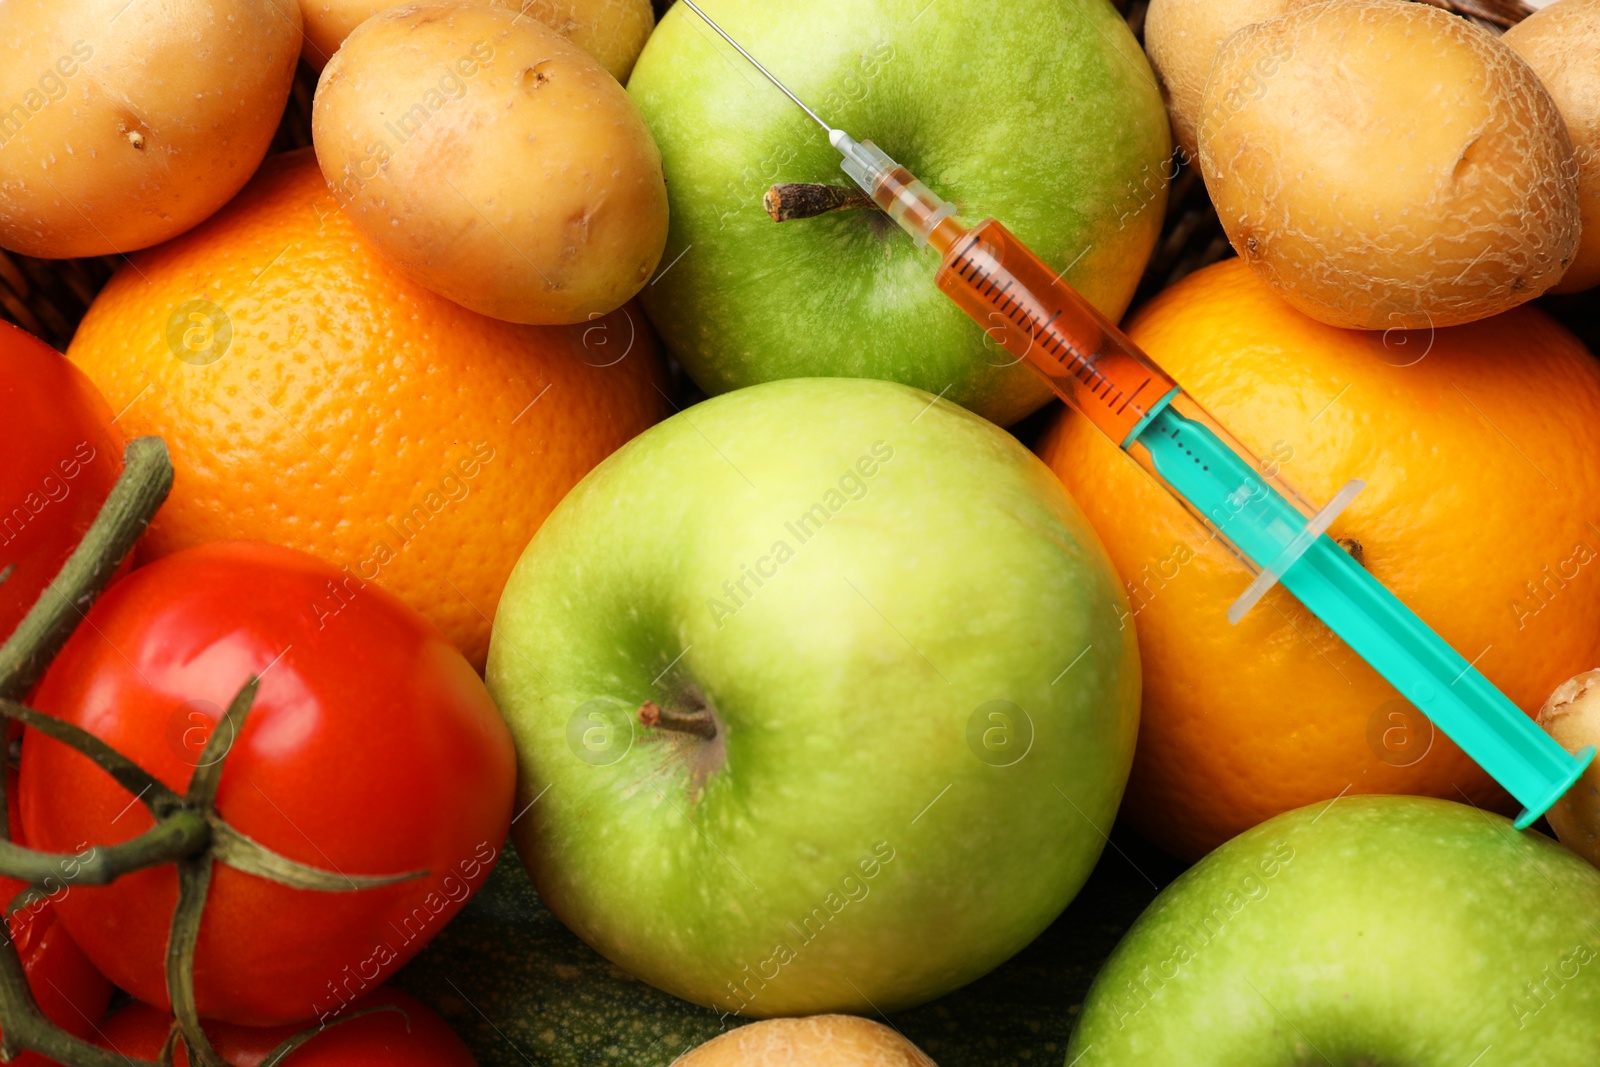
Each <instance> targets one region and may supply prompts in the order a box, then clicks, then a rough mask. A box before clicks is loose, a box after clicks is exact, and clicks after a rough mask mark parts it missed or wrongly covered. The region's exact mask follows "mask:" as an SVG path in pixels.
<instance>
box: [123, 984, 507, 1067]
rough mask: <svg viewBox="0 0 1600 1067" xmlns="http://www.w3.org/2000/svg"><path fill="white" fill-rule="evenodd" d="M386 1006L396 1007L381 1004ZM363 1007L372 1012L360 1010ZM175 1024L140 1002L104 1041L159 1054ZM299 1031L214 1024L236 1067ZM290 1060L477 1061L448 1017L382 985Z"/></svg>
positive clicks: (392, 1064)
mask: <svg viewBox="0 0 1600 1067" xmlns="http://www.w3.org/2000/svg"><path fill="white" fill-rule="evenodd" d="M374 1008H378V1009H380V1010H376V1011H373V1010H371V1009H374ZM385 1008H387V1009H389V1010H381V1009H385ZM362 1011H365V1012H367V1014H364V1015H360V1016H356V1015H355V1013H356V1012H362ZM171 1028H172V1017H171V1016H170V1015H167V1014H166V1013H165V1012H160V1011H157V1010H156V1009H154V1008H152V1007H150V1006H149V1005H147V1004H140V1003H138V1002H137V1001H135V1002H134V1003H132V1004H129V1005H128V1006H127V1007H126V1008H123V1009H122V1010H121V1011H119V1012H117V1013H116V1014H115V1015H113V1016H112V1017H111V1018H110V1019H108V1020H107V1021H106V1024H105V1026H104V1027H102V1028H101V1037H100V1042H99V1043H100V1044H101V1045H104V1046H105V1047H106V1048H109V1049H111V1050H113V1051H115V1052H120V1053H121V1054H122V1055H124V1056H128V1057H130V1058H133V1059H138V1060H157V1059H159V1057H160V1053H161V1048H162V1046H163V1045H164V1044H165V1043H166V1040H167V1034H168V1033H169V1032H170V1030H171ZM299 1029H300V1028H299V1027H295V1026H280V1027H269V1028H261V1029H255V1028H251V1027H245V1026H233V1025H230V1024H228V1023H208V1024H206V1034H207V1035H208V1036H209V1037H210V1038H211V1042H212V1044H213V1045H214V1046H215V1048H216V1050H217V1052H218V1053H219V1054H220V1055H221V1056H222V1058H223V1059H225V1060H227V1061H228V1062H229V1063H230V1064H233V1067H258V1065H259V1064H260V1063H261V1061H262V1060H264V1059H266V1058H267V1056H268V1054H270V1053H271V1052H272V1051H273V1049H275V1048H277V1047H278V1045H279V1044H281V1043H282V1042H284V1041H286V1040H288V1039H289V1038H291V1037H294V1036H295V1034H296V1032H298V1030H299ZM283 1063H284V1067H476V1064H475V1062H474V1060H473V1058H472V1053H470V1052H468V1051H467V1046H466V1045H464V1044H462V1043H461V1039H460V1038H459V1037H457V1036H456V1035H455V1032H454V1031H453V1030H451V1029H450V1027H449V1026H448V1025H446V1023H445V1021H444V1020H443V1019H441V1018H439V1016H437V1015H435V1014H434V1013H433V1012H432V1011H431V1010H429V1009H428V1008H427V1007H426V1006H424V1005H423V1003H422V1002H421V1001H419V1000H416V999H415V998H413V997H409V996H407V995H406V994H404V993H401V992H400V991H399V990H394V989H382V990H379V991H378V992H377V993H374V994H371V995H369V996H367V997H365V998H363V999H362V1000H359V1001H357V1002H356V1003H354V1004H352V1005H351V1008H350V1017H348V1021H339V1022H337V1023H336V1024H335V1025H332V1026H329V1027H328V1028H327V1029H324V1030H322V1031H321V1032H320V1033H318V1034H317V1035H316V1036H315V1037H313V1038H311V1039H310V1040H309V1041H307V1042H306V1043H305V1044H303V1045H301V1046H300V1047H299V1048H298V1049H296V1050H295V1051H294V1052H291V1053H290V1054H289V1056H288V1058H286V1059H285V1060H284V1061H283ZM188 1065H189V1057H188V1054H187V1053H186V1052H185V1051H184V1048H183V1046H182V1044H179V1046H178V1047H177V1048H176V1049H175V1050H174V1053H173V1067H188Z"/></svg>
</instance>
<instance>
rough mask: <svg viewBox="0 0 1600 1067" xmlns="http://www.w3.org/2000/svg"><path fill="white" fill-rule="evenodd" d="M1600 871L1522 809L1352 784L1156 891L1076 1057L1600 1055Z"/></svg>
mask: <svg viewBox="0 0 1600 1067" xmlns="http://www.w3.org/2000/svg"><path fill="white" fill-rule="evenodd" d="M1597 1057H1600V871H1596V870H1595V869H1594V868H1593V867H1591V866H1590V865H1589V864H1588V863H1586V862H1585V861H1584V860H1582V859H1580V858H1579V857H1578V856H1576V855H1574V854H1573V853H1571V852H1569V851H1567V850H1566V849H1564V848H1562V847H1561V846H1560V845H1557V844H1556V843H1555V842H1553V841H1551V840H1550V839H1549V838H1546V837H1544V836H1542V835H1540V834H1537V833H1531V832H1530V833H1519V832H1517V831H1516V830H1514V829H1513V828H1512V826H1511V822H1510V820H1508V819H1505V818H1503V817H1502V816H1499V815H1493V814H1490V813H1488V812H1484V811H1480V810H1477V809H1474V808H1470V807H1467V806H1465V805H1461V804H1455V803H1452V802H1450V801H1445V800H1436V799H1431V798H1423V797H1394V796H1366V797H1343V798H1340V799H1338V800H1335V801H1334V802H1332V803H1326V802H1324V803H1319V804H1314V805H1311V806H1310V807H1305V808H1300V809H1298V810H1296V811H1291V812H1288V813H1286V814H1283V815H1279V816H1278V817H1276V818H1274V819H1270V820H1268V821H1267V822H1265V823H1262V824H1261V825H1260V826H1257V827H1255V828H1254V829H1252V830H1248V831H1246V832H1245V833H1243V834H1240V835H1239V836H1238V837H1236V838H1234V839H1233V840H1231V841H1229V842H1228V843H1226V844H1224V845H1222V846H1221V847H1219V848H1218V849H1217V850H1216V851H1214V852H1212V853H1211V854H1210V855H1209V856H1207V857H1206V858H1205V859H1203V860H1201V861H1200V862H1199V863H1198V864H1196V865H1195V866H1194V867H1192V868H1190V869H1189V870H1188V871H1186V872H1185V873H1184V874H1183V875H1182V876H1180V877H1179V878H1178V880H1177V881H1175V882H1173V883H1172V885H1170V886H1168V887H1167V889H1166V890H1165V891H1164V892H1163V893H1162V894H1161V895H1160V896H1159V897H1157V898H1156V900H1155V902H1154V903H1152V904H1151V905H1150V907H1149V908H1148V909H1147V910H1146V911H1145V913H1144V915H1142V916H1141V917H1140V918H1139V920H1138V922H1137V923H1135V924H1134V926H1133V928H1132V929H1131V930H1129V931H1128V933H1127V935H1126V936H1125V937H1124V938H1123V939H1122V942H1121V943H1120V944H1119V945H1118V946H1117V948H1116V951H1115V952H1113V953H1112V956H1111V958H1110V960H1108V961H1107V963H1106V965H1105V967H1104V968H1103V969H1102V970H1101V972H1100V974H1099V975H1098V976H1097V977H1096V978H1095V983H1094V987H1093V988H1092V989H1091V990H1090V991H1089V996H1088V998H1087V1000H1086V1001H1085V1003H1084V1006H1083V1012H1082V1014H1081V1016H1080V1017H1079V1021H1078V1025H1077V1028H1076V1030H1075V1031H1074V1033H1073V1037H1072V1044H1071V1046H1070V1047H1069V1050H1068V1053H1067V1057H1066V1058H1067V1062H1068V1063H1070V1064H1073V1065H1074V1067H1144V1065H1146V1064H1154V1063H1159V1064H1164V1065H1168V1067H1268V1065H1270V1067H1290V1065H1300V1064H1329V1065H1334V1067H1358V1065H1362V1067H1382V1065H1386V1064H1394V1065H1399V1064H1405V1065H1407V1067H1467V1065H1469V1064H1470V1065H1472V1067H1523V1065H1527V1064H1539V1065H1540V1067H1580V1065H1582V1067H1592V1065H1593V1064H1595V1063H1596V1062H1600V1061H1597Z"/></svg>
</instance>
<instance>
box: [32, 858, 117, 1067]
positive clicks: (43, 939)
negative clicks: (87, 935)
mask: <svg viewBox="0 0 1600 1067" xmlns="http://www.w3.org/2000/svg"><path fill="white" fill-rule="evenodd" d="M71 893H72V890H68V895H69V896H70V895H71ZM7 922H8V923H9V925H10V927H11V940H12V942H13V943H15V944H16V946H17V955H18V956H20V957H21V958H22V970H23V973H24V974H26V975H27V976H28V988H29V989H31V990H33V999H34V1000H36V1001H38V1002H39V1008H40V1010H42V1011H43V1012H44V1014H45V1018H47V1019H49V1020H50V1021H51V1022H53V1023H55V1024H56V1025H57V1026H59V1027H61V1028H62V1029H63V1030H65V1031H67V1033H69V1034H71V1035H72V1036H74V1037H78V1038H82V1039H83V1040H85V1041H88V1040H91V1038H92V1036H93V1034H94V1032H95V1027H96V1025H97V1024H98V1023H99V1022H100V1017H101V1016H102V1015H104V1014H105V1013H106V1005H107V1004H108V1003H110V1001H111V983H110V982H108V981H106V979H105V976H104V975H102V974H101V973H100V972H99V971H97V970H95V969H94V965H93V964H91V963H90V962H89V961H88V960H87V959H85V958H84V955H83V951H82V950H81V949H79V948H78V946H77V945H75V944H73V941H72V938H71V937H70V936H69V935H68V934H67V931H66V930H65V929H64V928H63V927H62V925H61V924H60V923H59V922H57V921H56V913H55V909H54V908H52V907H51V906H50V904H49V902H48V901H45V902H41V903H38V904H35V905H33V906H31V907H28V908H24V909H23V910H21V911H18V912H17V913H16V914H14V915H12V916H11V917H10V918H9V919H8V920H7ZM11 1062H12V1063H13V1064H19V1065H24V1067H47V1065H50V1064H53V1063H54V1062H55V1061H53V1060H47V1059H45V1058H44V1057H43V1056H40V1055H38V1054H37V1053H34V1052H25V1053H23V1054H22V1055H20V1056H18V1057H17V1058H16V1059H14V1060H12V1061H11Z"/></svg>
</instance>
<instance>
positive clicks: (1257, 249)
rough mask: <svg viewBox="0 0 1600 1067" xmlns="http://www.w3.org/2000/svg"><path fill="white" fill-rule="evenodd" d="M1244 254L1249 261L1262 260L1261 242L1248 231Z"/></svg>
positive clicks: (1245, 237) (1245, 238) (1245, 236)
mask: <svg viewBox="0 0 1600 1067" xmlns="http://www.w3.org/2000/svg"><path fill="white" fill-rule="evenodd" d="M1244 254H1245V256H1246V258H1248V259H1260V258H1261V242H1260V241H1258V240H1257V239H1256V235H1255V234H1253V233H1250V232H1249V231H1248V230H1247V231H1245V234H1244Z"/></svg>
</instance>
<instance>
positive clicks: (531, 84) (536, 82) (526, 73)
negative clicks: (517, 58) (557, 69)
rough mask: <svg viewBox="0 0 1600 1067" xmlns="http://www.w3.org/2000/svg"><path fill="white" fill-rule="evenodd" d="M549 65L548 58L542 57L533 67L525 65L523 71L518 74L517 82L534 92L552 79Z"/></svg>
mask: <svg viewBox="0 0 1600 1067" xmlns="http://www.w3.org/2000/svg"><path fill="white" fill-rule="evenodd" d="M549 67H550V60H548V59H541V60H539V62H537V63H535V64H534V65H533V66H531V67H523V68H522V73H521V74H518V75H517V84H518V85H520V86H522V88H523V89H525V90H527V91H528V92H530V93H531V92H533V91H534V90H535V89H537V88H539V86H541V85H543V84H544V83H545V82H547V81H549V80H550V71H549Z"/></svg>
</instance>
